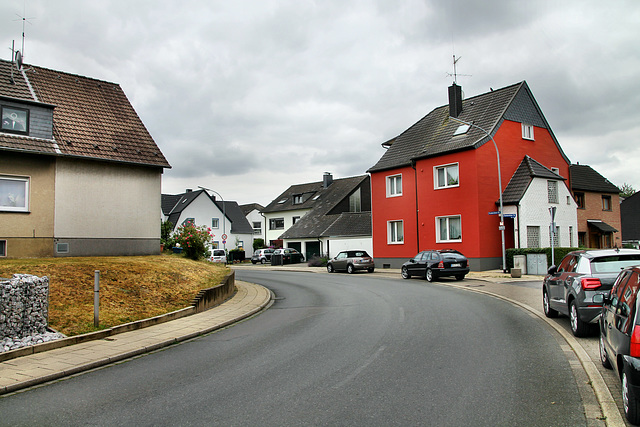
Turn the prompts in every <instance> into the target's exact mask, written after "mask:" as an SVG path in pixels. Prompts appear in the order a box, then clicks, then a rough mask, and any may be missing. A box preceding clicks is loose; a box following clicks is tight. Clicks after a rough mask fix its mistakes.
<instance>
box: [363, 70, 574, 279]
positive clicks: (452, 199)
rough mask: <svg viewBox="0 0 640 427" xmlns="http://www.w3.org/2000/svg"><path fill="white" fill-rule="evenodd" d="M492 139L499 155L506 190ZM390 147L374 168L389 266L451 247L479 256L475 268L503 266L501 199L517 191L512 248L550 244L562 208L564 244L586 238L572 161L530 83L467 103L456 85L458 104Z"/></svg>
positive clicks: (379, 252) (378, 226)
mask: <svg viewBox="0 0 640 427" xmlns="http://www.w3.org/2000/svg"><path fill="white" fill-rule="evenodd" d="M452 117H453V118H456V119H458V120H459V121H458V120H455V119H453V118H452ZM463 122H466V123H471V124H472V125H471V126H469V125H465V124H464V123H463ZM489 135H491V137H493V140H494V141H495V144H496V146H497V147H498V150H499V160H500V176H501V188H499V180H498V159H497V156H496V148H495V147H494V143H493V142H492V138H491V137H490V136H489ZM383 146H385V147H386V148H387V151H386V152H385V153H384V155H383V156H382V157H381V158H380V160H379V161H378V162H377V163H376V164H375V165H374V166H373V167H371V168H370V169H369V170H368V172H369V173H370V174H371V187H372V230H373V252H374V256H375V258H376V262H379V263H380V265H381V266H383V267H391V268H399V267H400V265H401V264H402V263H403V262H404V261H406V260H407V259H408V258H411V257H413V256H414V255H415V254H416V253H417V252H418V251H421V250H425V249H444V248H451V249H456V250H459V251H460V252H462V253H464V254H465V255H466V256H467V257H468V258H469V260H470V264H471V268H472V270H487V269H494V268H500V267H501V266H502V237H501V232H500V231H499V227H500V216H499V215H496V214H495V213H496V212H497V211H498V210H499V199H500V194H501V193H502V194H503V199H504V198H505V197H504V196H505V195H506V194H507V193H508V194H509V198H508V200H506V201H505V200H503V204H504V209H503V212H504V213H505V214H507V213H509V212H513V213H510V214H509V215H508V217H505V218H504V227H505V233H504V234H505V246H506V248H509V247H532V246H536V247H545V246H549V243H550V240H547V239H551V238H554V237H552V235H551V233H550V232H549V231H550V228H549V227H550V214H549V212H547V211H548V208H549V207H552V206H556V207H557V209H558V211H559V212H562V214H561V215H560V219H558V220H557V221H560V222H559V223H558V224H560V223H562V224H560V225H558V228H557V230H558V231H559V233H564V234H562V235H563V236H566V238H563V239H564V240H566V242H560V243H561V244H562V243H565V244H564V246H569V241H573V240H574V239H575V238H576V237H577V227H576V219H575V218H576V213H575V211H576V206H575V202H574V201H573V198H572V197H571V193H570V191H569V188H570V187H569V183H568V179H569V177H570V175H569V166H570V161H569V159H568V158H567V156H566V155H565V154H564V152H563V151H562V148H561V147H560V144H559V143H558V141H557V140H556V138H555V136H554V134H553V132H552V130H551V127H550V126H549V124H548V123H547V120H546V119H545V117H544V115H543V114H542V110H541V109H540V107H539V106H538V104H537V102H536V100H535V98H534V97H533V94H532V93H531V90H530V89H529V86H528V85H527V83H526V82H524V81H523V82H520V83H518V84H515V85H512V86H508V87H505V88H502V89H498V90H491V91H490V92H488V93H485V94H482V95H478V96H475V97H472V98H467V99H464V100H463V99H462V90H461V88H460V86H457V85H456V84H455V83H454V84H453V85H452V86H451V87H449V104H448V105H444V106H441V107H438V108H436V109H435V110H433V111H431V112H430V113H429V114H427V115H426V116H425V117H423V118H422V119H420V120H419V121H418V122H417V123H415V124H414V125H413V126H411V127H410V128H409V129H407V130H406V131H404V132H403V133H401V134H400V135H399V136H397V137H396V138H393V139H392V140H390V141H388V142H386V143H384V144H383ZM516 171H518V173H516ZM558 184H559V185H558ZM507 189H508V191H507V192H505V190H507ZM565 200H566V202H565ZM561 230H562V231H561ZM545 232H546V235H545ZM536 233H537V235H536ZM559 236H561V234H557V235H556V237H555V239H558V238H559ZM556 244H558V241H557V240H556Z"/></svg>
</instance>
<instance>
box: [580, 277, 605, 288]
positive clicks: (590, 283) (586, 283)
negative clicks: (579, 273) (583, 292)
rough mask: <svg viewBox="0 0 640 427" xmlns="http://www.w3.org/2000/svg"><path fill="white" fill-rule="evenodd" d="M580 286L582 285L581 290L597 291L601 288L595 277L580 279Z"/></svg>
mask: <svg viewBox="0 0 640 427" xmlns="http://www.w3.org/2000/svg"><path fill="white" fill-rule="evenodd" d="M580 284H581V285H582V289H597V288H599V287H600V286H602V283H600V279H598V278H597V277H583V278H582V279H580Z"/></svg>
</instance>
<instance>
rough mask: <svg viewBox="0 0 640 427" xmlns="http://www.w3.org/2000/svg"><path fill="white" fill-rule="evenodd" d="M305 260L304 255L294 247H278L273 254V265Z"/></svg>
mask: <svg viewBox="0 0 640 427" xmlns="http://www.w3.org/2000/svg"><path fill="white" fill-rule="evenodd" d="M299 262H304V255H302V254H301V253H300V252H298V251H297V250H295V249H293V248H281V249H276V250H275V251H273V253H272V254H271V265H274V264H275V265H280V264H297V263H299Z"/></svg>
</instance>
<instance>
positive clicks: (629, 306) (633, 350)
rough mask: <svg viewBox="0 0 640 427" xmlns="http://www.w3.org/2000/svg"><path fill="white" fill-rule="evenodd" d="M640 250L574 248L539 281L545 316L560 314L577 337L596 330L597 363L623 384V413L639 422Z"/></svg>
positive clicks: (632, 420)
mask: <svg viewBox="0 0 640 427" xmlns="http://www.w3.org/2000/svg"><path fill="white" fill-rule="evenodd" d="M639 287H640V251H638V250H635V249H604V250H585V251H574V252H571V253H569V254H567V255H566V256H565V257H564V258H563V259H562V260H561V261H560V264H559V265H558V266H557V267H556V266H555V265H553V266H551V267H550V268H549V271H548V274H547V275H546V276H545V278H544V281H543V284H542V305H543V309H544V313H545V315H546V316H547V317H556V316H558V314H564V315H566V316H568V317H569V323H570V326H571V331H572V332H573V334H574V335H575V336H577V337H582V336H585V335H587V334H588V333H589V332H590V331H592V330H594V329H596V328H597V330H598V332H599V347H600V361H601V363H602V365H603V366H604V367H605V368H607V369H614V370H615V372H616V374H617V375H618V377H619V378H620V381H621V384H622V402H623V408H624V413H625V417H626V418H627V420H628V421H629V422H630V423H631V424H640V316H639V315H638V310H637V309H636V308H637V295H638V288H639Z"/></svg>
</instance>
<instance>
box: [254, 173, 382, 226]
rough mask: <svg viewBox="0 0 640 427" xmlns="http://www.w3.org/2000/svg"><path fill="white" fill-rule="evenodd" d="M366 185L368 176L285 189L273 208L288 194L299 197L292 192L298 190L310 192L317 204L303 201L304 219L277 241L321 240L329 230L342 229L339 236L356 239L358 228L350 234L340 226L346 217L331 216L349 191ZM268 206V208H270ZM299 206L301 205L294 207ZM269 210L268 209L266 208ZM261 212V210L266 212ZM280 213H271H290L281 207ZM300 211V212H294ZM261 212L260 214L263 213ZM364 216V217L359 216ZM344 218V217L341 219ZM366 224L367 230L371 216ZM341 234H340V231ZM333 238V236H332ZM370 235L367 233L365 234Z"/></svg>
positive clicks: (285, 207) (349, 193) (340, 215)
mask: <svg viewBox="0 0 640 427" xmlns="http://www.w3.org/2000/svg"><path fill="white" fill-rule="evenodd" d="M368 183H369V176H368V175H360V176H355V177H350V178H340V179H336V180H334V181H333V183H332V184H331V185H330V186H329V187H327V188H323V187H322V182H315V183H311V184H301V185H293V186H291V187H289V190H287V191H286V192H284V193H283V194H282V195H281V197H280V198H277V199H276V200H274V202H275V203H276V204H277V202H278V201H279V200H282V199H283V198H284V197H285V196H287V195H289V194H300V193H297V192H296V191H297V190H299V189H312V190H314V191H313V194H314V195H319V196H320V197H318V199H317V200H313V197H315V196H313V197H311V198H310V199H309V200H305V202H304V203H303V204H302V205H304V206H306V207H307V208H308V209H311V211H309V212H308V213H307V214H306V215H304V216H303V217H302V218H300V220H298V222H296V223H295V224H294V225H293V226H291V227H290V228H289V229H288V230H286V231H285V232H284V233H283V234H282V235H281V236H280V238H281V239H298V238H307V237H314V238H315V237H322V236H328V234H326V233H327V230H330V229H331V227H333V230H334V231H336V232H337V231H339V230H340V229H344V231H343V232H344V233H346V234H340V235H343V236H360V235H363V234H360V231H359V228H353V229H351V230H348V229H346V228H345V227H344V226H343V225H341V224H347V222H346V221H348V218H349V215H345V214H344V213H340V212H335V213H334V210H335V208H336V206H337V205H338V204H339V203H340V202H342V201H344V200H345V199H346V198H347V197H349V195H351V193H353V191H355V190H356V189H357V188H358V187H360V186H362V185H367V184H368ZM292 189H293V193H289V192H288V191H290V190H292ZM272 204H273V203H271V204H270V205H269V206H271V205H272ZM294 206H301V205H294ZM267 208H269V207H267ZM267 208H265V210H266V209H267ZM283 208H284V209H280V210H274V211H273V212H278V211H285V210H291V209H290V207H289V206H284V207H283ZM297 209H300V208H297ZM263 212H264V211H263ZM363 214H366V213H363ZM343 215H344V216H343ZM368 221H369V229H370V227H371V213H370V212H369V214H368ZM341 233H342V231H341ZM332 235H333V234H332ZM366 235H369V236H370V235H371V231H369V233H368V234H366Z"/></svg>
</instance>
